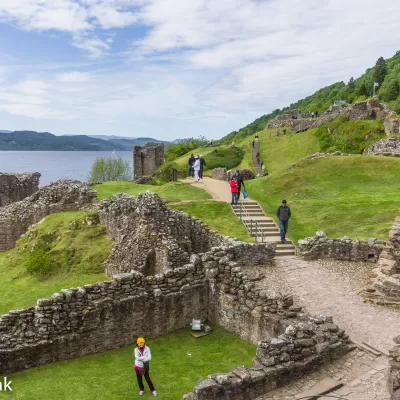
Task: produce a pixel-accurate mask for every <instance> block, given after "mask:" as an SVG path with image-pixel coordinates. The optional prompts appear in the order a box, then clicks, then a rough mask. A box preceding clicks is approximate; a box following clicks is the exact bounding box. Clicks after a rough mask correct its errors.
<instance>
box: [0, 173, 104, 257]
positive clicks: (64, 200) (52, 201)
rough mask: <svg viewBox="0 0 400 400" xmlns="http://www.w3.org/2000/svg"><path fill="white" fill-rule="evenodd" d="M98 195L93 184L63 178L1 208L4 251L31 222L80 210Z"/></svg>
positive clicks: (0, 242) (0, 246) (1, 248)
mask: <svg viewBox="0 0 400 400" xmlns="http://www.w3.org/2000/svg"><path fill="white" fill-rule="evenodd" d="M96 198H97V194H96V192H95V191H94V190H93V189H91V187H90V186H89V185H88V184H86V183H82V182H79V181H73V180H60V181H57V182H55V183H52V184H50V185H48V186H44V187H42V188H40V189H39V190H38V191H37V192H35V193H34V194H32V195H31V196H29V197H27V198H25V199H24V200H22V201H19V202H17V203H13V204H10V205H9V206H7V207H3V208H1V209H0V251H5V250H8V249H11V248H13V247H14V246H15V242H16V241H17V239H18V238H19V237H20V236H21V235H22V234H24V233H25V232H26V231H27V230H28V228H29V226H30V225H33V224H36V223H37V222H39V221H40V220H42V219H43V218H44V217H45V216H47V215H50V214H54V213H58V212H63V211H77V210H80V209H83V208H85V207H88V206H91V205H92V204H93V203H94V202H95V201H96Z"/></svg>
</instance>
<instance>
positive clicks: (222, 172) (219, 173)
mask: <svg viewBox="0 0 400 400" xmlns="http://www.w3.org/2000/svg"><path fill="white" fill-rule="evenodd" d="M211 176H212V178H213V179H218V180H220V181H226V180H228V173H227V171H226V168H214V169H213V170H212V171H211Z"/></svg>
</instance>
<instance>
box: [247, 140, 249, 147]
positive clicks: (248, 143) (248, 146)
mask: <svg viewBox="0 0 400 400" xmlns="http://www.w3.org/2000/svg"><path fill="white" fill-rule="evenodd" d="M247 148H248V149H249V148H250V140H249V143H247Z"/></svg>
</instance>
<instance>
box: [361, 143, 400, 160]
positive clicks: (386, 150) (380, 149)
mask: <svg viewBox="0 0 400 400" xmlns="http://www.w3.org/2000/svg"><path fill="white" fill-rule="evenodd" d="M368 154H369V155H373V156H390V157H400V139H383V140H378V141H377V142H376V143H375V144H373V145H372V146H370V147H369V148H368Z"/></svg>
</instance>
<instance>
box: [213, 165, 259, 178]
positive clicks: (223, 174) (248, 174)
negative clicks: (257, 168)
mask: <svg viewBox="0 0 400 400" xmlns="http://www.w3.org/2000/svg"><path fill="white" fill-rule="evenodd" d="M235 173H236V170H229V171H227V170H226V168H214V169H213V170H212V171H211V174H212V178H213V179H218V180H220V181H227V180H228V181H229V180H230V179H231V177H232V175H234V174H235ZM239 173H240V174H241V175H242V177H243V179H244V180H245V181H247V180H250V179H254V178H255V177H256V176H255V175H254V173H253V172H252V171H250V170H249V169H241V170H239Z"/></svg>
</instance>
